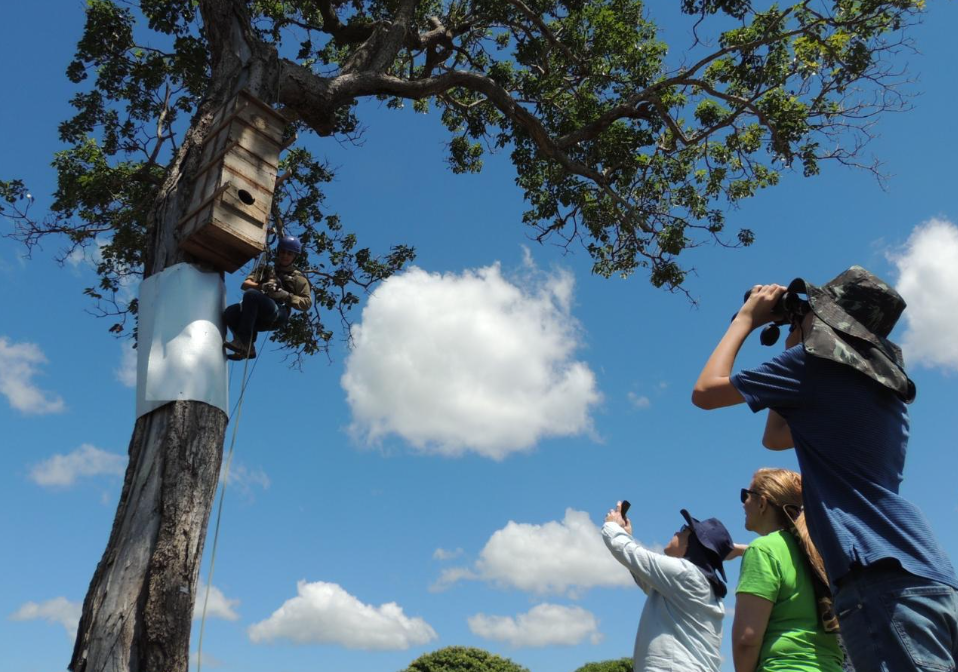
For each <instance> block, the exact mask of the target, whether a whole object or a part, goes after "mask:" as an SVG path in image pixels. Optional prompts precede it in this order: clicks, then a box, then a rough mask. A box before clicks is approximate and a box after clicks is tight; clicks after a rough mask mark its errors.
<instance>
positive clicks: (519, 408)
mask: <svg viewBox="0 0 958 672" xmlns="http://www.w3.org/2000/svg"><path fill="white" fill-rule="evenodd" d="M573 286H574V280H573V278H572V275H571V274H570V273H568V272H565V271H557V272H555V273H552V274H545V273H542V272H540V271H538V270H536V269H535V267H534V266H533V265H532V262H531V260H528V257H527V264H526V268H525V276H524V279H523V280H521V281H516V282H515V283H513V282H510V281H509V280H507V279H506V278H504V277H503V275H502V272H501V270H500V268H499V265H498V264H495V265H492V266H487V267H485V268H480V269H478V270H475V271H471V270H470V271H465V272H463V273H462V274H461V275H457V274H455V273H447V274H444V275H441V274H438V273H427V272H426V271H423V270H421V269H419V268H412V269H410V270H409V271H407V272H405V273H402V274H400V275H397V276H393V277H391V278H389V279H388V280H386V281H385V282H383V283H382V284H381V285H380V286H379V287H378V288H377V289H376V291H375V292H374V293H373V294H372V296H370V297H369V301H368V302H367V304H366V307H365V309H364V310H363V315H362V323H361V324H359V325H356V326H355V327H354V328H353V331H352V338H353V342H354V348H353V350H352V352H351V353H350V354H349V357H348V358H347V360H346V372H345V373H344V374H343V377H342V379H341V383H342V386H343V388H344V390H345V391H346V393H347V400H348V401H349V405H350V407H351V409H352V414H353V424H352V426H351V428H350V429H351V431H352V433H353V435H354V436H356V437H358V438H360V439H364V440H366V441H367V442H369V443H373V444H374V443H376V442H377V441H378V440H380V439H381V438H382V437H384V436H386V435H389V434H397V435H399V436H401V437H402V438H404V439H405V440H406V441H408V442H409V443H410V444H411V445H412V446H413V447H415V448H416V449H417V450H420V451H422V452H428V453H438V454H442V455H451V456H456V455H461V454H463V453H465V452H468V451H473V452H476V453H478V454H480V455H483V456H485V457H490V458H492V459H495V460H501V459H503V458H505V457H506V456H508V455H509V454H510V453H513V452H516V451H524V450H530V449H532V448H533V447H534V446H535V444H536V442H538V441H539V440H540V439H542V438H544V437H547V436H570V435H577V434H582V433H588V432H590V431H591V430H592V419H591V417H590V415H589V413H590V410H591V408H592V407H593V406H594V405H595V404H597V403H598V402H599V401H600V399H601V395H600V394H599V392H598V390H597V389H596V381H595V376H594V374H593V373H592V371H591V370H590V369H589V367H588V365H587V364H585V363H584V362H581V361H576V360H575V359H574V358H573V355H574V353H575V351H576V349H577V348H578V347H579V346H580V331H579V327H578V324H577V322H576V320H575V318H573V317H572V314H571V301H572V290H573Z"/></svg>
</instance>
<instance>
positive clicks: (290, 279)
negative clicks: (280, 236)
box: [246, 266, 313, 310]
mask: <svg viewBox="0 0 958 672" xmlns="http://www.w3.org/2000/svg"><path fill="white" fill-rule="evenodd" d="M246 281H247V282H255V283H257V284H259V285H263V284H265V283H267V282H270V281H276V282H277V284H281V285H282V286H283V289H285V290H286V291H287V292H289V299H287V300H286V304H287V305H289V306H290V307H291V308H295V309H296V310H309V308H310V306H312V305H313V297H312V289H311V287H310V286H309V280H307V279H306V276H305V275H303V273H302V271H300V270H299V269H298V268H294V267H290V268H285V269H284V268H277V267H276V266H266V267H264V268H262V269H261V270H254V271H253V272H252V273H250V274H249V275H248V276H247V278H246ZM270 298H273V297H270Z"/></svg>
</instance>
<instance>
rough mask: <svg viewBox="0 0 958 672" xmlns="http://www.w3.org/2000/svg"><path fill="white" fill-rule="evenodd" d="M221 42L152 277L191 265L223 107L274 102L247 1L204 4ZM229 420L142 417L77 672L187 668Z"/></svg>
mask: <svg viewBox="0 0 958 672" xmlns="http://www.w3.org/2000/svg"><path fill="white" fill-rule="evenodd" d="M199 7H200V12H201V14H202V17H203V31H204V34H205V36H206V38H207V40H208V41H209V46H210V62H211V70H212V73H211V78H210V80H211V82H210V88H209V91H208V92H207V95H206V97H204V99H203V102H201V103H200V106H199V109H198V110H197V112H196V114H195V116H194V117H193V119H192V121H191V124H190V129H189V131H188V132H187V133H186V136H185V137H184V141H183V143H182V145H181V146H180V148H179V151H178V152H177V156H176V158H175V160H174V161H173V162H172V165H171V168H170V170H169V171H168V172H167V175H166V178H165V180H164V183H163V186H162V187H161V188H160V191H159V194H158V195H157V198H156V205H155V208H154V211H153V212H152V213H151V217H150V219H151V222H152V226H151V227H150V233H151V236H150V241H149V248H148V249H147V250H146V261H145V264H144V269H143V270H144V273H143V275H144V277H149V276H151V275H154V274H156V273H159V272H161V271H163V270H164V269H166V268H168V267H169V266H172V265H174V264H177V263H180V262H183V261H188V262H190V263H197V265H199V266H201V267H202V266H203V264H202V262H197V260H195V259H193V258H191V257H188V255H186V254H185V253H184V252H183V251H181V250H180V249H179V241H178V240H177V223H178V222H179V221H180V219H181V218H182V216H183V215H184V214H186V213H185V210H186V207H187V204H188V203H189V201H190V198H191V196H192V194H193V188H194V185H195V182H196V179H195V176H196V174H197V171H198V170H199V168H200V166H199V162H200V157H201V154H202V144H203V140H204V139H205V138H206V136H207V134H208V132H209V130H210V128H211V125H212V120H213V116H214V112H215V110H216V109H217V108H218V107H219V106H221V105H222V104H223V103H225V102H226V101H227V100H228V99H229V98H231V97H232V96H233V95H235V94H236V93H237V92H238V91H239V90H240V89H242V88H246V89H247V90H249V91H250V92H251V93H252V94H253V95H255V96H257V97H259V98H261V99H263V100H266V101H267V102H269V103H272V102H274V101H273V97H274V94H271V93H270V92H273V91H275V89H276V87H277V81H278V73H279V68H278V59H277V55H276V53H275V50H274V49H272V48H271V47H267V46H265V45H262V44H260V43H259V42H258V41H257V40H256V39H255V36H254V34H253V32H252V29H251V28H250V26H249V17H248V16H247V14H246V9H245V5H244V4H242V3H234V2H232V1H231V0H200V1H199ZM227 421H228V418H227V416H226V413H224V412H223V411H222V410H220V409H218V408H216V407H214V406H210V405H208V404H206V403H203V402H198V401H176V402H171V403H169V404H166V405H165V406H162V407H160V408H158V409H157V410H155V411H153V412H151V413H147V414H146V415H144V416H142V417H140V418H139V419H138V420H137V421H136V425H135V427H134V429H133V438H132V439H131V440H130V451H129V452H130V462H129V464H128V466H127V469H126V476H125V479H124V483H123V493H122V495H121V496H120V503H119V505H118V507H117V512H116V518H115V519H114V521H113V530H112V532H111V533H110V540H109V542H108V543H107V547H106V551H105V552H104V553H103V557H102V559H101V560H100V564H99V565H98V566H97V568H96V572H95V574H94V575H93V580H92V581H91V583H90V588H89V590H88V591H87V595H86V599H84V601H83V614H82V616H81V618H80V625H79V628H78V630H77V638H76V643H75V644H74V649H73V658H72V659H71V661H70V665H69V669H70V670H73V672H187V671H188V669H189V643H190V628H191V625H192V621H193V607H194V603H195V600H196V585H197V579H198V578H199V570H200V562H201V560H202V557H203V545H204V542H205V540H206V529H207V525H208V523H209V518H210V511H211V510H212V507H213V498H214V496H215V494H216V484H217V480H218V476H219V472H220V464H221V462H222V459H223V439H224V437H225V434H226V424H227Z"/></svg>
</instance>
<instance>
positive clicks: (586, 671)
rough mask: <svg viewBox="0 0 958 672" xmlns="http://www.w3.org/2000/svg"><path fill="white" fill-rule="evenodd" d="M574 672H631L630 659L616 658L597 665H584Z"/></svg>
mask: <svg viewBox="0 0 958 672" xmlns="http://www.w3.org/2000/svg"><path fill="white" fill-rule="evenodd" d="M575 672H632V659H631V658H617V659H615V660H603V661H601V662H598V663H586V664H585V665H583V666H582V667H580V668H579V669H577V670H576V671H575Z"/></svg>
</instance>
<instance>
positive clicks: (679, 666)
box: [602, 502, 747, 672]
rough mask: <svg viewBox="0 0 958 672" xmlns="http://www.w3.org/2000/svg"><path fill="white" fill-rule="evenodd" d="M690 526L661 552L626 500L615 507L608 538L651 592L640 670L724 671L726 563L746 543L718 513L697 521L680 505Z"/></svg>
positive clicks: (636, 660)
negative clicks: (636, 532) (627, 514)
mask: <svg viewBox="0 0 958 672" xmlns="http://www.w3.org/2000/svg"><path fill="white" fill-rule="evenodd" d="M682 516H683V517H684V518H685V521H686V524H685V525H683V526H682V528H681V529H680V530H679V531H678V532H676V533H675V536H673V537H672V539H671V540H670V541H669V543H668V545H666V547H665V548H664V549H663V551H662V553H655V552H653V551H650V550H649V549H647V548H644V547H643V546H641V545H640V544H639V543H638V542H637V541H636V540H635V539H633V538H632V523H631V522H630V521H628V520H627V519H625V518H624V517H623V516H622V503H621V502H619V503H618V504H616V507H615V508H614V509H610V510H609V514H608V515H607V516H606V518H605V525H604V526H603V527H602V539H603V541H605V545H606V546H607V547H608V548H609V551H610V552H611V553H612V555H613V556H614V557H615V559H616V560H618V561H619V562H620V563H622V564H623V565H624V566H625V567H626V568H627V569H628V570H629V571H630V572H631V573H632V578H633V579H635V582H636V583H637V584H638V586H639V588H641V589H642V591H643V592H644V593H645V594H646V596H647V598H646V601H645V608H644V609H643V610H642V617H641V618H640V619H639V630H638V632H637V633H636V635H635V649H634V651H633V654H632V662H633V667H634V669H635V672H680V671H681V672H719V667H720V666H721V664H722V658H721V656H720V655H719V647H720V646H721V643H722V620H723V619H724V618H725V605H724V604H723V602H722V598H724V597H725V594H726V593H727V592H728V589H727V588H726V585H725V582H726V578H725V570H724V568H723V567H722V562H723V560H730V559H732V558H735V557H739V556H740V555H741V554H742V553H744V551H745V548H747V547H746V546H745V545H742V544H734V543H732V538H731V536H730V535H729V533H728V530H727V529H725V525H723V524H722V523H721V521H719V520H718V519H717V518H709V519H707V520H702V521H700V520H696V519H695V518H692V516H690V515H689V512H688V511H686V510H685V509H682Z"/></svg>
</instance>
